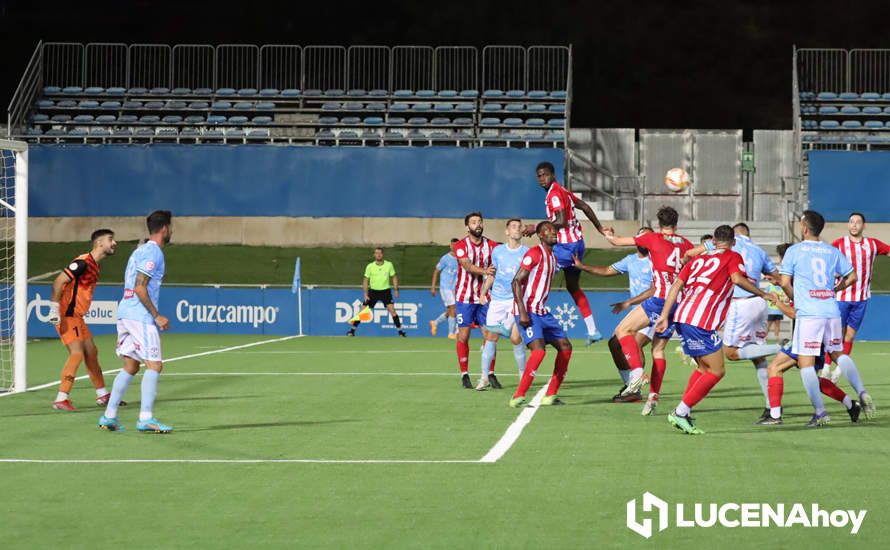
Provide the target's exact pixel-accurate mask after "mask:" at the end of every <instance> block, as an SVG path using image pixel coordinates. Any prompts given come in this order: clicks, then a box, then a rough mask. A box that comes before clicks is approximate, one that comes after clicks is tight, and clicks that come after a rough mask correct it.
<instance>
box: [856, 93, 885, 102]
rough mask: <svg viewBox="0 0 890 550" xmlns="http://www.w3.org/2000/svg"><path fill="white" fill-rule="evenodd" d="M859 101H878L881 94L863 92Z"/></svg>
mask: <svg viewBox="0 0 890 550" xmlns="http://www.w3.org/2000/svg"><path fill="white" fill-rule="evenodd" d="M859 99H862V100H864V101H876V100H879V99H881V94H879V93H877V92H862V93H861V94H860V95H859Z"/></svg>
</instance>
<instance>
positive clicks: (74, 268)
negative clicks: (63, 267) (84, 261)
mask: <svg viewBox="0 0 890 550" xmlns="http://www.w3.org/2000/svg"><path fill="white" fill-rule="evenodd" d="M68 270H69V271H75V270H77V262H71V265H69V266H68Z"/></svg>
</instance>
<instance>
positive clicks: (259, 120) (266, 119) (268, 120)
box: [253, 115, 272, 124]
mask: <svg viewBox="0 0 890 550" xmlns="http://www.w3.org/2000/svg"><path fill="white" fill-rule="evenodd" d="M253 123H254V124H272V117H270V116H267V115H260V116H255V117H253Z"/></svg>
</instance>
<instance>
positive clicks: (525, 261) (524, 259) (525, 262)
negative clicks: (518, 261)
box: [522, 256, 532, 265]
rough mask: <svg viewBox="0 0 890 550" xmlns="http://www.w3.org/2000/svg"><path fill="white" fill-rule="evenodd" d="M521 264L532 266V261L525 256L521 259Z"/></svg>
mask: <svg viewBox="0 0 890 550" xmlns="http://www.w3.org/2000/svg"><path fill="white" fill-rule="evenodd" d="M522 263H523V265H532V259H531V258H529V257H528V256H526V257H525V258H523V259H522Z"/></svg>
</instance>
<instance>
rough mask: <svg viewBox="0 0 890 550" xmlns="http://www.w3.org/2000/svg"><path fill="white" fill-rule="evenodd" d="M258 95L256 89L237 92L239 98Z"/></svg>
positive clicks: (243, 89)
mask: <svg viewBox="0 0 890 550" xmlns="http://www.w3.org/2000/svg"><path fill="white" fill-rule="evenodd" d="M258 93H259V92H257V89H256V88H241V89H240V90H238V95H240V96H255V95H257V94H258Z"/></svg>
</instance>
